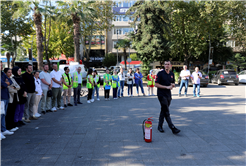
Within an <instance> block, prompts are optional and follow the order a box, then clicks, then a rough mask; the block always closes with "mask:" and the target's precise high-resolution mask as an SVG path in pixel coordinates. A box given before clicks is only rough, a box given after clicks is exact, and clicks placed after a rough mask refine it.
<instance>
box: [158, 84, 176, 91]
mask: <svg viewBox="0 0 246 166" xmlns="http://www.w3.org/2000/svg"><path fill="white" fill-rule="evenodd" d="M155 87H157V88H160V89H170V90H172V89H173V86H172V85H170V86H164V85H161V84H159V83H155Z"/></svg>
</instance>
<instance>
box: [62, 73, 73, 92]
mask: <svg viewBox="0 0 246 166" xmlns="http://www.w3.org/2000/svg"><path fill="white" fill-rule="evenodd" d="M68 75H69V80H70V83H72V78H71V75H70V74H68ZM63 78H64V81H65V83H66V84H67V85H68V84H69V81H68V78H67V75H66V73H63ZM63 89H68V87H67V86H66V85H65V84H63Z"/></svg>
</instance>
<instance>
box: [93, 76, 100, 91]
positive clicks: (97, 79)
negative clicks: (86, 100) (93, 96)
mask: <svg viewBox="0 0 246 166" xmlns="http://www.w3.org/2000/svg"><path fill="white" fill-rule="evenodd" d="M96 76H97V78H96V80H95V79H94V80H95V82H96V83H97V87H98V88H100V82H99V75H96Z"/></svg>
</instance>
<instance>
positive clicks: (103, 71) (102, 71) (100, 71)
mask: <svg viewBox="0 0 246 166" xmlns="http://www.w3.org/2000/svg"><path fill="white" fill-rule="evenodd" d="M97 73H98V74H99V73H100V74H102V73H106V71H105V70H97Z"/></svg>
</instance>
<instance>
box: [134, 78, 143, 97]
mask: <svg viewBox="0 0 246 166" xmlns="http://www.w3.org/2000/svg"><path fill="white" fill-rule="evenodd" d="M135 84H136V90H137V94H139V93H138V86H140V88H141V91H142V93H143V94H144V89H143V82H142V81H138V83H135Z"/></svg>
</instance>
